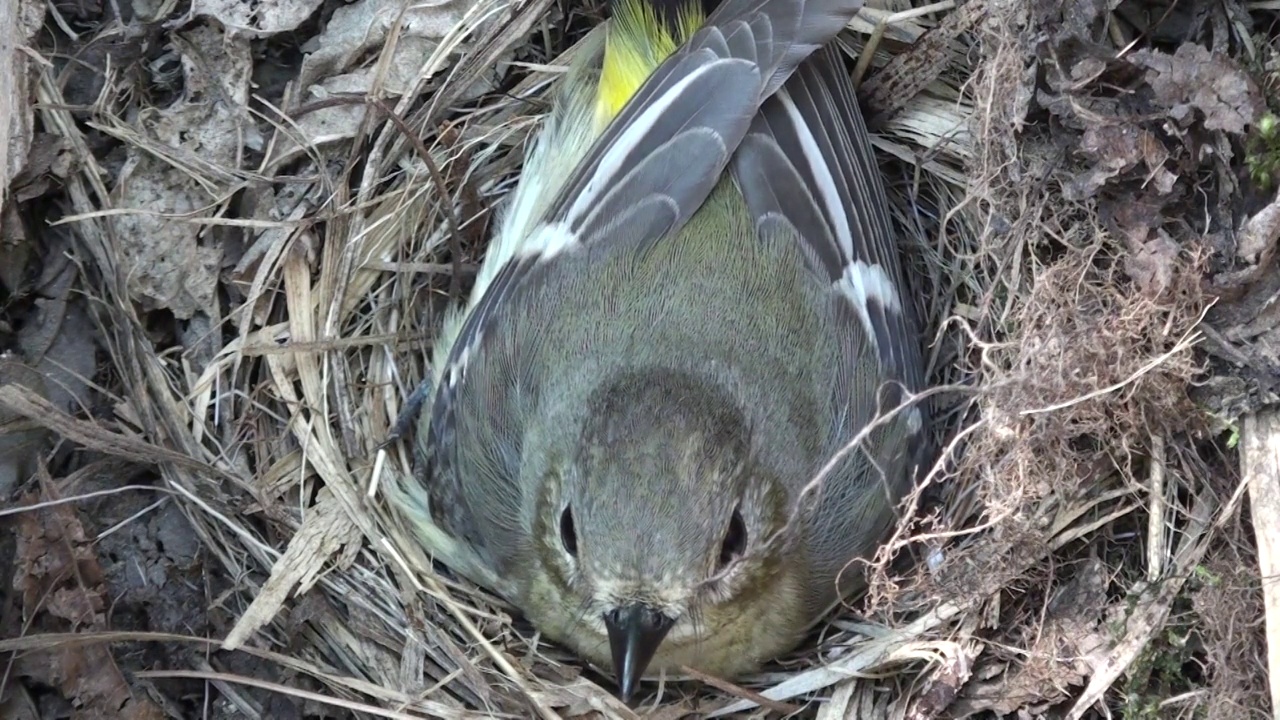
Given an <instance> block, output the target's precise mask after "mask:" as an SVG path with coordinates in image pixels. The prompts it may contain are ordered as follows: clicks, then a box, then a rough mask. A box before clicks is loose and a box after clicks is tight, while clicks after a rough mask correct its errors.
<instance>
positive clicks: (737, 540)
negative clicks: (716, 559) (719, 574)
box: [720, 510, 747, 568]
mask: <svg viewBox="0 0 1280 720" xmlns="http://www.w3.org/2000/svg"><path fill="white" fill-rule="evenodd" d="M746 548H747V524H746V523H745V522H743V520H742V513H740V512H738V511H737V510H734V511H733V515H732V516H730V518H729V529H728V530H726V531H725V533H724V540H723V541H721V543H720V567H721V568H723V567H724V566H725V565H728V564H729V563H730V562H731V561H732V560H733V559H734V558H736V557H738V556H739V555H741V554H742V551H743V550H745V549H746Z"/></svg>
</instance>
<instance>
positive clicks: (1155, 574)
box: [1147, 435, 1168, 582]
mask: <svg viewBox="0 0 1280 720" xmlns="http://www.w3.org/2000/svg"><path fill="white" fill-rule="evenodd" d="M1164 471H1165V457H1164V437H1162V436H1160V435H1152V436H1151V487H1150V488H1149V492H1150V496H1149V497H1148V498H1147V511H1148V514H1149V517H1148V519H1147V582H1155V581H1156V580H1159V579H1160V576H1161V575H1162V574H1163V573H1164V558H1165V553H1166V552H1167V550H1166V548H1165V537H1166V536H1167V535H1166V533H1165V523H1166V522H1168V519H1167V518H1166V517H1165V511H1166V510H1167V509H1168V503H1167V502H1166V501H1165V489H1164V488H1165V484H1164Z"/></svg>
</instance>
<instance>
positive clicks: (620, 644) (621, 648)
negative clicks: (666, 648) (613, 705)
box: [604, 603, 676, 702]
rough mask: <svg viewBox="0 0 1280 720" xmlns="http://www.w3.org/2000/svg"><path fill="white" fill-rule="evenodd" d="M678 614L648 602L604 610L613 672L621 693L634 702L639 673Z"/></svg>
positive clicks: (619, 693) (641, 672) (646, 666)
mask: <svg viewBox="0 0 1280 720" xmlns="http://www.w3.org/2000/svg"><path fill="white" fill-rule="evenodd" d="M675 624H676V621H675V618H669V617H667V616H666V615H663V614H662V613H660V612H658V611H657V610H654V609H653V608H651V607H649V606H648V605H641V604H639V603H637V604H635V605H627V606H625V607H620V608H617V609H615V610H610V611H609V612H607V613H605V614H604V625H605V627H606V628H608V630H609V647H610V649H612V650H613V674H614V675H615V676H616V678H617V681H618V689H619V692H618V696H619V697H620V698H622V702H631V694H632V693H633V692H635V689H636V686H637V685H639V684H640V676H642V675H644V671H645V669H646V668H648V667H649V661H650V660H652V659H653V654H654V653H656V652H657V651H658V646H659V645H661V644H662V639H663V638H665V637H666V636H667V631H668V630H670V629H671V626H672V625H675Z"/></svg>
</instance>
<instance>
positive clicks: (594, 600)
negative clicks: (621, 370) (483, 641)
mask: <svg viewBox="0 0 1280 720" xmlns="http://www.w3.org/2000/svg"><path fill="white" fill-rule="evenodd" d="M586 417H587V419H586V422H585V423H584V424H583V425H582V429H581V430H579V431H578V432H577V433H576V435H577V437H575V438H573V439H572V440H571V441H568V442H566V443H565V444H563V445H562V447H563V448H565V451H564V452H563V454H561V455H560V456H559V457H554V456H549V457H546V458H544V462H543V463H542V468H541V470H542V473H543V477H542V478H541V480H542V482H541V493H540V495H539V497H538V506H539V507H538V511H537V517H536V520H535V528H534V536H535V538H537V541H536V543H537V546H536V548H535V556H536V558H537V561H538V562H540V563H542V564H543V566H544V567H542V568H539V574H540V575H543V576H545V577H546V578H547V579H548V584H549V585H550V586H551V588H552V590H553V591H554V592H553V593H552V594H553V595H559V596H560V597H561V598H563V599H564V600H565V601H567V602H568V604H569V605H571V607H567V608H564V611H567V612H570V613H574V615H573V616H572V617H573V618H576V620H575V621H574V622H573V623H572V624H569V625H568V626H566V627H564V632H565V633H566V634H568V635H570V636H571V637H570V638H569V639H568V640H567V642H568V644H570V645H573V646H576V647H577V648H578V649H579V651H580V652H583V654H585V655H587V656H588V657H592V656H595V657H601V656H604V655H605V654H604V653H603V652H601V651H603V650H604V649H605V648H604V647H603V646H604V645H606V644H607V648H608V654H607V657H608V659H609V660H610V661H611V662H612V665H613V668H614V673H615V675H616V677H617V682H618V685H619V687H620V689H621V693H620V694H621V696H622V697H623V698H624V699H628V698H629V697H630V696H631V694H632V692H633V691H634V689H635V687H636V686H637V684H638V682H639V680H640V678H641V677H642V676H644V675H646V674H648V673H647V671H649V670H651V669H652V670H658V669H666V668H672V669H677V668H678V666H679V665H680V664H685V663H687V664H693V665H700V666H702V667H704V668H706V669H708V670H710V671H712V672H715V671H725V670H732V669H733V668H734V666H735V663H742V666H743V667H746V666H748V665H749V664H751V663H753V662H759V660H760V659H762V658H744V657H743V658H740V657H719V656H718V655H719V654H721V653H729V654H731V655H732V654H735V653H736V654H740V653H742V652H744V651H745V652H747V653H748V654H750V652H751V651H752V650H753V649H757V648H759V647H761V643H760V642H759V641H758V640H757V639H755V638H754V637H748V636H746V635H743V633H748V634H750V633H755V632H756V630H752V629H750V628H746V627H743V628H739V629H735V628H737V627H738V626H739V625H740V624H741V618H743V617H748V618H749V614H750V611H749V608H755V607H757V606H760V607H764V606H767V605H768V604H769V596H770V595H771V594H773V593H775V592H776V591H777V589H778V587H777V586H778V584H779V583H780V582H782V581H781V580H780V579H781V578H784V577H786V576H787V575H788V573H787V572H786V568H785V566H784V563H783V558H784V557H785V554H786V553H785V550H786V548H787V547H789V546H791V545H792V544H793V543H791V542H789V539H788V537H787V532H786V527H785V526H786V521H787V514H788V510H789V508H788V505H787V498H786V495H785V492H784V491H783V489H782V487H781V485H780V484H779V483H778V482H777V480H776V479H775V478H774V477H772V476H771V475H769V474H767V473H766V472H764V471H763V470H762V467H761V466H760V465H759V464H757V463H755V462H753V458H752V454H751V442H750V440H751V429H750V427H749V426H748V423H747V420H746V417H745V415H744V414H743V413H742V412H741V411H740V410H739V409H738V408H737V407H736V406H735V405H734V404H733V402H732V400H731V399H730V397H729V396H728V395H727V394H726V393H724V392H722V391H720V390H718V389H716V388H714V387H710V386H708V385H707V384H705V383H703V382H701V381H699V380H698V379H696V378H692V377H689V376H686V375H682V374H671V373H666V372H661V373H652V372H650V373H640V374H635V375H630V376H626V377H622V378H620V379H618V380H616V381H615V382H612V383H607V384H606V385H605V386H603V387H602V388H601V390H599V391H598V392H597V393H595V394H594V395H593V397H592V399H591V401H590V407H589V408H588V413H587V416H586ZM779 531H783V532H781V533H780V532H779ZM762 601H764V602H763V604H762ZM774 609H775V610H777V611H779V612H782V613H785V612H786V609H785V608H780V607H779V608H774ZM762 619H763V620H764V622H765V623H766V624H768V623H769V621H770V619H771V618H768V617H766V618H762ZM562 625H566V624H563V623H562ZM721 633H727V634H728V636H727V637H724V636H720V634H721ZM553 634H554V633H553ZM726 642H727V645H726ZM593 644H594V647H595V648H596V649H595V651H594V652H593V651H592V649H591V646H592V645H593ZM764 645H765V646H767V645H768V643H764ZM722 646H723V647H722ZM651 666H652V667H651Z"/></svg>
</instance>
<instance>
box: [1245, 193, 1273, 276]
mask: <svg viewBox="0 0 1280 720" xmlns="http://www.w3.org/2000/svg"><path fill="white" fill-rule="evenodd" d="M1277 240H1280V197H1277V198H1275V199H1273V200H1272V202H1271V203H1269V204H1268V205H1267V206H1266V207H1264V208H1262V209H1261V210H1259V211H1258V212H1257V214H1255V215H1254V216H1253V217H1251V218H1249V219H1248V220H1246V221H1245V222H1244V226H1243V227H1241V228H1240V235H1239V238H1238V239H1237V241H1236V257H1238V258H1240V259H1241V260H1243V261H1245V262H1247V263H1250V264H1253V265H1259V266H1263V267H1265V266H1267V265H1269V264H1270V263H1271V258H1272V256H1273V255H1274V254H1275V249H1276V241H1277Z"/></svg>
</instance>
